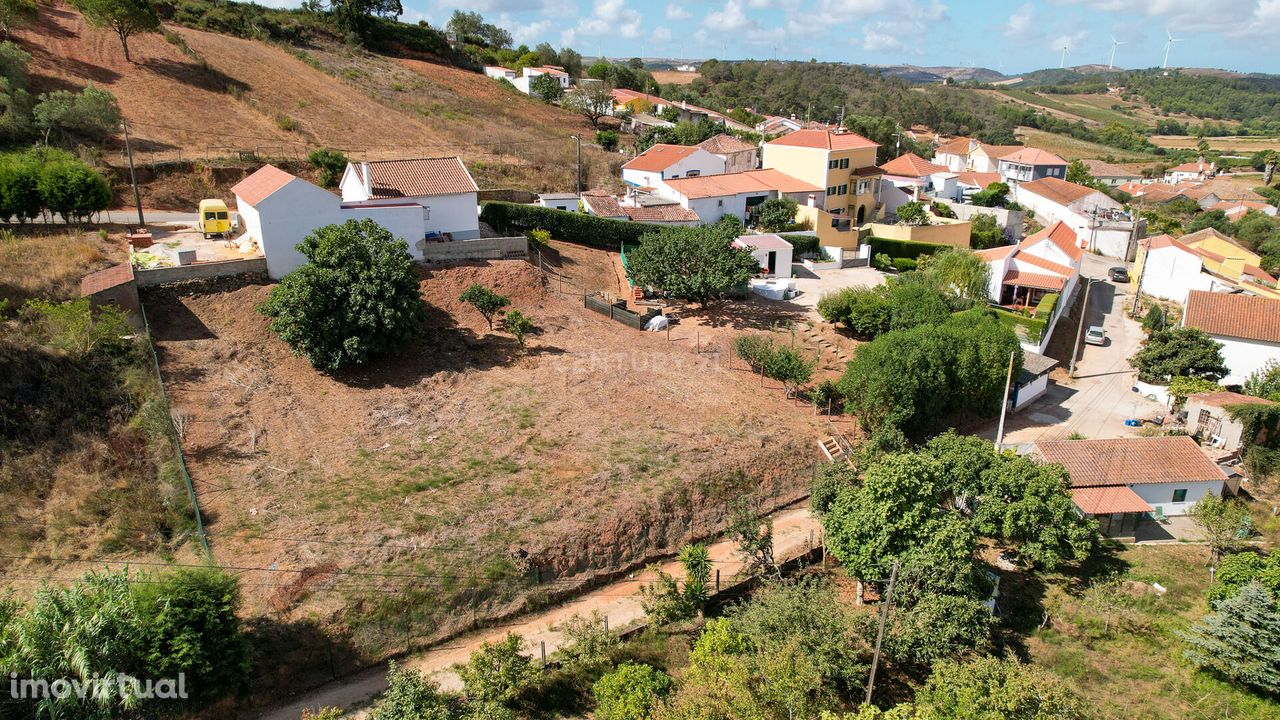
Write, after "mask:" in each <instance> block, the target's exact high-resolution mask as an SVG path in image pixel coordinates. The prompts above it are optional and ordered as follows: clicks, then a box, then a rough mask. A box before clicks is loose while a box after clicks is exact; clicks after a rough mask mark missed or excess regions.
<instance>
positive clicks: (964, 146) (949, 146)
mask: <svg viewBox="0 0 1280 720" xmlns="http://www.w3.org/2000/svg"><path fill="white" fill-rule="evenodd" d="M971 142H972V140H970V139H969V138H967V137H957V138H951V139H950V140H948V141H946V142H944V143H942V144H941V145H939V146H938V147H936V148H934V149H933V153H934V154H935V155H936V154H938V153H946V154H948V155H968V154H969V143H971Z"/></svg>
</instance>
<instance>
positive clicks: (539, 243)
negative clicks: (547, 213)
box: [524, 228, 551, 248]
mask: <svg viewBox="0 0 1280 720" xmlns="http://www.w3.org/2000/svg"><path fill="white" fill-rule="evenodd" d="M524 236H525V237H526V238H528V239H529V244H530V245H532V246H533V247H535V248H544V247H546V246H548V245H550V244H551V231H550V230H543V229H542V228H534V229H532V230H528V231H526V232H525V234H524Z"/></svg>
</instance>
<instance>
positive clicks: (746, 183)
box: [666, 168, 823, 198]
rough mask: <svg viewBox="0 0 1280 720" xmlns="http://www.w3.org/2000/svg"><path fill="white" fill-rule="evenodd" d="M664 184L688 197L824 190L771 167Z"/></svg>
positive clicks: (682, 179)
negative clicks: (770, 191) (773, 191)
mask: <svg viewBox="0 0 1280 720" xmlns="http://www.w3.org/2000/svg"><path fill="white" fill-rule="evenodd" d="M666 183H667V186H669V187H670V188H672V189H673V190H675V191H676V192H678V193H680V194H681V195H683V196H685V197H687V198H706V197H718V196H721V195H737V194H739V193H748V192H760V191H766V190H777V191H778V192H783V193H802V192H812V193H816V192H822V191H823V189H822V188H820V187H818V186H817V185H810V184H809V183H807V182H805V181H803V180H800V179H797V178H794V177H792V176H790V175H787V174H786V173H784V172H781V171H779V170H773V169H768V168H766V169H764V170H747V171H746V172H737V173H725V174H723V175H700V176H698V177H691V178H673V179H671V180H667V181H666Z"/></svg>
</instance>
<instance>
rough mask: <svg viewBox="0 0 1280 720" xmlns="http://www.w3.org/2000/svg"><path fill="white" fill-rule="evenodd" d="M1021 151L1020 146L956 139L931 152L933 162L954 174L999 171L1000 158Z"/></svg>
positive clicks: (965, 138) (962, 138) (964, 138)
mask: <svg viewBox="0 0 1280 720" xmlns="http://www.w3.org/2000/svg"><path fill="white" fill-rule="evenodd" d="M1022 149H1023V147H1022V146H1021V145H989V144H987V143H984V142H978V141H977V140H974V139H973V138H967V137H958V138H954V139H952V140H948V141H947V142H945V143H943V144H941V145H939V146H938V147H937V148H936V149H935V150H934V151H933V161H934V162H935V163H937V164H939V165H945V166H946V167H947V169H948V170H950V171H951V172H954V173H958V172H965V171H971V172H980V173H993V172H999V171H1000V158H1002V157H1004V156H1006V155H1009V154H1012V153H1015V152H1018V151H1019V150H1022Z"/></svg>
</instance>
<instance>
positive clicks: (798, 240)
mask: <svg viewBox="0 0 1280 720" xmlns="http://www.w3.org/2000/svg"><path fill="white" fill-rule="evenodd" d="M778 237H780V238H782V239H783V240H786V241H787V242H789V243H791V251H792V252H793V253H795V256H796V257H802V256H804V255H817V254H818V252H819V251H820V250H821V248H820V247H819V246H818V236H817V235H795V234H792V235H779V236H778Z"/></svg>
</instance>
